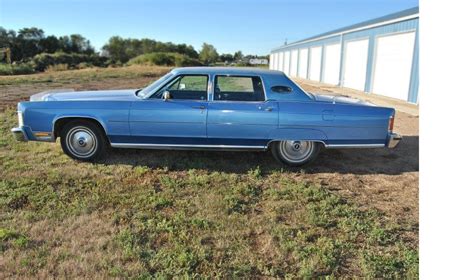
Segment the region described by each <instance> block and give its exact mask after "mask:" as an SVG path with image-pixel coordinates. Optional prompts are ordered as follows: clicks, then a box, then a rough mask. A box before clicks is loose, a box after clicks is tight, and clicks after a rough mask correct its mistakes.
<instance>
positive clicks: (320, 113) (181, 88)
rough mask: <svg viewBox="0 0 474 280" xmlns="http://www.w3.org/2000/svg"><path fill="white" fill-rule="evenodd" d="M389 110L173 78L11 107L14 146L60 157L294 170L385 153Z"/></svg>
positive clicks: (227, 77) (269, 79) (230, 72)
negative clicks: (362, 151)
mask: <svg viewBox="0 0 474 280" xmlns="http://www.w3.org/2000/svg"><path fill="white" fill-rule="evenodd" d="M394 114H395V110H394V109H392V108H383V107H377V106H374V105H373V104H370V103H367V102H363V101H360V100H356V99H350V98H345V97H332V96H324V95H315V94H311V93H308V92H305V91H304V90H303V89H301V88H300V87H299V86H298V85H297V84H295V83H294V82H293V81H292V80H291V79H289V78H288V77H287V76H286V75H285V74H284V73H282V72H280V71H270V70H261V69H255V68H252V69H246V68H214V67H189V68H177V69H174V70H173V71H171V72H169V73H168V74H166V75H164V76H163V77H161V78H160V79H159V80H157V81H155V82H154V83H152V84H150V85H149V86H147V87H145V88H143V89H130V90H108V91H84V92H74V91H73V92H43V93H39V94H35V95H33V96H31V98H30V101H29V102H20V103H19V104H18V119H19V127H17V128H13V129H12V132H13V134H14V136H15V137H16V139H17V140H20V141H28V140H30V141H48V142H55V141H56V138H58V137H59V138H60V139H61V146H62V149H63V151H64V152H65V153H66V154H67V155H69V156H70V157H72V158H74V159H77V160H83V161H93V160H96V159H98V158H99V157H100V156H102V155H103V154H104V152H105V151H106V150H107V148H108V147H109V146H111V147H114V148H140V149H142V148H143V149H212V150H215V149H219V150H253V151H258V150H261V151H266V150H271V151H272V153H273V155H274V156H275V158H276V159H277V160H279V161H281V162H282V163H284V164H287V165H291V166H300V165H304V164H307V163H309V162H311V161H312V160H314V159H315V158H316V156H317V155H318V153H319V151H320V150H321V149H322V148H354V147H360V148H376V147H389V148H392V147H395V146H396V145H397V144H398V142H399V141H400V140H401V136H400V135H398V134H396V133H393V132H392V128H393V122H394Z"/></svg>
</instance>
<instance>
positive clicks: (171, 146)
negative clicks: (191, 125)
mask: <svg viewBox="0 0 474 280" xmlns="http://www.w3.org/2000/svg"><path fill="white" fill-rule="evenodd" d="M110 146H112V147H113V148H132V149H230V150H266V149H267V147H266V146H243V145H188V144H142V143H110Z"/></svg>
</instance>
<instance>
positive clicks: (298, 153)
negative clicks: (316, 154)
mask: <svg viewBox="0 0 474 280" xmlns="http://www.w3.org/2000/svg"><path fill="white" fill-rule="evenodd" d="M313 150H314V143H313V142H311V141H281V142H280V151H281V155H282V157H283V158H284V159H286V160H287V161H290V162H295V163H297V162H302V161H305V160H307V159H308V158H309V157H310V156H311V154H312V152H313Z"/></svg>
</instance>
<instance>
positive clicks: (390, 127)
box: [388, 116, 395, 132]
mask: <svg viewBox="0 0 474 280" xmlns="http://www.w3.org/2000/svg"><path fill="white" fill-rule="evenodd" d="M394 122H395V117H394V116H391V117H390V120H389V121H388V131H390V132H392V131H393V124H394Z"/></svg>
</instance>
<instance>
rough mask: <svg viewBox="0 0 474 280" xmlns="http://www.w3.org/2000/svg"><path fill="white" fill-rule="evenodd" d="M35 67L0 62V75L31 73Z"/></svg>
mask: <svg viewBox="0 0 474 280" xmlns="http://www.w3.org/2000/svg"><path fill="white" fill-rule="evenodd" d="M34 72H35V69H33V67H31V65H29V64H26V63H22V64H12V65H10V64H0V75H22V74H33V73H34Z"/></svg>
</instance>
